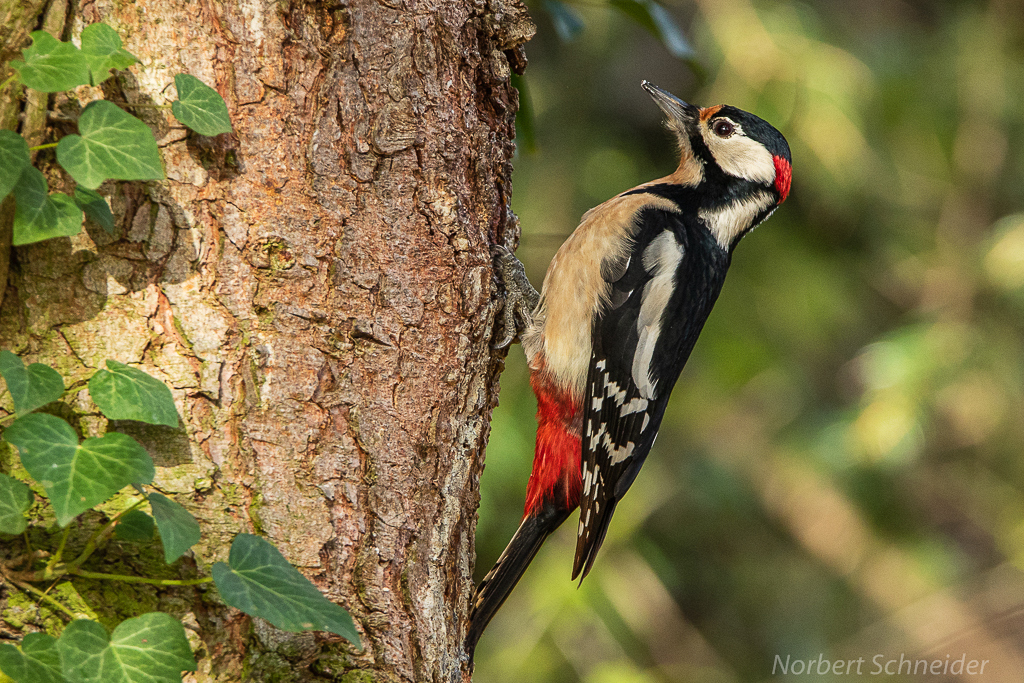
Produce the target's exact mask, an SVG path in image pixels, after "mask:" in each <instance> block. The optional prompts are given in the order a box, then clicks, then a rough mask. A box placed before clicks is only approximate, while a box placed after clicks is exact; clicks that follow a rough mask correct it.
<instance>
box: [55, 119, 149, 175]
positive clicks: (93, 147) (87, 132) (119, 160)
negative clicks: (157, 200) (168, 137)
mask: <svg viewBox="0 0 1024 683" xmlns="http://www.w3.org/2000/svg"><path fill="white" fill-rule="evenodd" d="M78 132H79V133H81V135H65V136H64V137H62V138H61V139H60V142H59V143H57V161H59V162H60V165H61V166H63V167H64V169H65V170H66V171H67V172H68V173H70V174H71V177H72V178H74V179H75V180H76V181H78V183H79V184H80V185H82V186H83V187H86V188H88V189H90V190H95V189H96V188H97V187H99V186H100V184H101V183H102V182H103V181H104V180H107V179H108V178H114V179H116V180H160V179H162V178H163V177H164V168H163V165H162V164H161V162H160V150H159V149H158V148H157V146H156V140H155V139H154V138H153V131H151V130H150V129H149V126H147V125H146V124H144V123H143V122H142V121H140V120H139V119H137V118H135V117H134V116H132V115H131V114H129V113H127V112H126V111H124V110H122V109H121V108H120V107H118V106H117V105H116V104H114V103H113V102H108V101H106V100H96V101H95V102H90V103H89V105H88V106H86V108H85V109H83V110H82V115H81V116H80V117H79V119H78Z"/></svg>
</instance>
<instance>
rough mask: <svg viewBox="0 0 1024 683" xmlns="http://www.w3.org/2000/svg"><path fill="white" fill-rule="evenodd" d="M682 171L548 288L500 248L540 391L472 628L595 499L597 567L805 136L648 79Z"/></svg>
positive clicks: (634, 203) (586, 567)
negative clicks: (531, 440)
mask: <svg viewBox="0 0 1024 683" xmlns="http://www.w3.org/2000/svg"><path fill="white" fill-rule="evenodd" d="M642 86H643V88H644V89H645V90H646V91H647V92H648V93H649V94H650V95H651V97H653V98H654V101H655V102H656V103H657V104H658V106H659V107H660V108H661V110H662V112H664V114H665V116H666V123H667V126H668V128H669V129H670V130H671V131H672V132H673V133H675V137H676V142H677V143H678V145H679V153H680V160H679V167H678V168H677V169H676V170H675V172H674V173H672V174H671V175H669V176H667V177H665V178H661V179H660V180H654V181H651V182H649V183H645V184H643V185H640V186H639V187H636V188H634V189H632V190H628V191H626V192H623V193H622V194H620V195H618V196H616V197H614V198H612V199H610V200H608V201H607V202H605V203H604V204H601V205H600V206H598V207H596V208H594V209H591V210H590V211H588V212H587V213H586V214H584V216H583V220H582V222H581V223H580V225H579V227H578V228H576V230H575V232H573V234H572V235H571V236H570V237H569V239H567V240H566V241H565V243H564V244H563V245H562V247H561V248H560V249H559V250H558V253H557V254H556V255H555V257H554V259H552V261H551V265H550V266H549V267H548V271H547V275H546V276H545V277H544V286H543V293H542V294H538V293H537V292H536V290H534V289H533V287H531V286H530V283H529V280H527V278H526V274H525V272H524V271H523V268H522V264H520V263H519V261H518V260H517V259H516V258H515V257H514V256H512V254H511V252H509V251H508V250H501V249H499V250H498V270H499V274H500V275H501V277H502V278H503V280H504V283H505V288H506V291H507V295H506V299H505V308H504V321H505V330H506V337H505V339H503V340H502V341H501V342H499V343H498V344H497V346H498V347H499V348H500V347H504V346H507V345H508V344H510V343H511V342H512V341H513V339H514V338H515V336H516V334H517V333H519V329H517V325H516V320H517V318H519V319H521V320H522V322H523V323H525V329H524V330H523V331H522V332H521V334H520V337H521V340H522V344H523V349H524V351H525V352H526V356H527V359H528V361H529V366H530V372H531V375H530V383H531V384H532V386H533V390H534V393H535V394H536V395H537V447H536V453H535V456H534V461H533V473H532V474H531V475H530V481H529V485H528V486H527V491H526V513H525V515H524V517H523V521H522V523H521V524H520V526H519V529H518V531H516V533H515V536H513V537H512V541H511V542H510V543H509V545H508V547H507V548H506V549H505V552H504V553H502V555H501V557H500V558H499V559H498V561H497V563H496V564H495V565H494V567H493V568H492V569H491V571H490V572H488V574H487V576H485V577H484V580H483V582H482V583H481V584H480V586H479V588H478V589H477V594H476V598H475V601H474V605H473V609H472V612H471V614H470V623H469V629H468V634H467V637H466V652H467V654H468V655H469V656H470V657H472V655H473V651H474V649H475V647H476V643H477V641H478V640H479V638H480V635H481V634H482V632H483V630H484V628H485V627H486V626H487V623H488V622H489V621H490V620H491V617H493V616H494V613H495V612H496V611H497V610H498V608H499V607H500V606H501V604H502V603H503V602H504V601H505V598H507V597H508V595H509V593H510V592H511V591H512V588H513V587H514V586H515V585H516V583H517V582H518V581H519V578H520V577H521V576H522V575H523V572H524V571H526V567H527V566H528V565H529V564H530V562H531V560H533V557H534V555H536V553H537V551H538V550H539V548H540V546H541V544H542V543H543V542H544V540H545V539H546V538H547V537H548V535H549V534H550V533H551V532H552V531H554V530H555V529H556V528H557V527H558V526H559V525H560V524H561V523H562V522H563V521H565V519H566V518H567V517H568V516H569V514H570V513H571V512H572V511H573V510H574V509H575V508H576V507H577V506H579V507H580V523H579V532H578V536H577V542H576V558H575V561H574V563H573V571H572V578H573V579H575V578H576V577H577V576H579V577H580V580H581V581H582V577H585V576H586V575H587V573H588V572H589V571H590V569H591V567H592V566H593V564H594V558H595V557H596V555H597V551H598V549H599V548H600V547H601V543H602V541H603V540H604V536H605V532H606V531H607V530H608V523H609V522H610V521H611V518H612V513H613V512H614V511H615V505H616V503H617V502H618V501H619V500H620V499H621V498H622V496H623V495H624V494H625V493H626V490H627V489H629V487H630V485H631V484H632V483H633V480H634V479H635V478H636V475H637V473H638V472H639V471H640V466H641V465H643V462H644V459H645V458H646V457H647V453H648V452H649V451H650V450H651V446H652V445H653V444H654V439H655V437H656V436H657V435H658V428H659V426H660V425H661V419H662V416H663V415H664V414H665V406H666V404H667V403H668V397H669V394H670V393H671V391H672V387H673V385H674V384H675V382H676V379H677V378H678V377H679V373H680V372H681V371H682V369H683V366H684V365H685V364H686V360H687V358H689V356H690V351H691V350H692V349H693V345H694V343H695V342H696V341H697V336H698V335H699V334H700V331H701V329H702V328H703V326H704V321H705V320H707V317H708V314H709V313H710V312H711V307H712V306H714V304H715V300H716V299H717V298H718V293H719V292H720V291H721V289H722V283H723V282H724V281H725V273H726V271H727V270H728V269H729V263H730V260H731V258H732V252H733V249H735V248H736V244H737V243H738V242H739V240H740V238H741V237H743V235H745V234H747V233H748V232H750V231H751V230H752V229H753V228H754V227H755V226H757V225H758V224H759V223H761V222H762V221H764V220H765V219H766V218H768V216H769V215H771V213H772V212H773V211H774V210H775V208H776V207H777V206H778V205H779V204H781V203H782V202H783V201H784V200H785V199H786V197H787V195H789V186H790V179H791V173H792V169H791V166H790V162H791V157H790V152H789V145H788V144H787V142H786V139H785V138H784V137H783V136H782V134H781V133H779V131H777V130H776V129H775V128H773V127H772V126H771V125H770V124H768V123H767V122H765V121H764V120H762V119H760V118H758V117H757V116H754V115H753V114H749V113H747V112H745V111H741V110H739V109H737V108H736V107H730V106H727V105H719V106H715V107H707V108H699V107H696V106H694V105H692V104H687V103H686V102H683V101H682V100H680V99H678V98H677V97H675V96H674V95H672V94H670V93H668V92H666V91H664V90H662V89H661V88H658V87H656V86H654V85H652V84H650V83H648V82H646V81H644V82H643V84H642Z"/></svg>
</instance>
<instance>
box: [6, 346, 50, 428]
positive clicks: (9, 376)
mask: <svg viewBox="0 0 1024 683" xmlns="http://www.w3.org/2000/svg"><path fill="white" fill-rule="evenodd" d="M0 375H3V377H4V381H5V382H7V391H9V392H11V398H13V399H14V410H15V411H16V412H17V413H18V414H19V415H24V414H26V413H31V412H32V411H33V410H35V409H36V408H41V407H42V406H45V405H46V404H47V403H52V402H54V401H56V400H57V399H59V398H60V397H61V396H62V395H63V394H64V378H63V377H61V376H60V373H59V372H57V371H56V370H54V369H53V368H51V367H49V366H47V365H43V364H42V363H32V365H29V366H28V367H27V368H26V367H25V363H23V362H22V360H21V359H20V358H18V357H17V356H16V355H14V354H13V353H11V352H10V351H8V350H6V349H4V350H3V351H0Z"/></svg>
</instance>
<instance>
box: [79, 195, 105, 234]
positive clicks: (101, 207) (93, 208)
mask: <svg viewBox="0 0 1024 683" xmlns="http://www.w3.org/2000/svg"><path fill="white" fill-rule="evenodd" d="M75 204H77V205H78V208H80V209H81V210H82V211H84V212H85V215H86V216H88V217H89V219H90V220H92V222H94V223H96V224H97V225H99V226H100V227H101V228H103V230H104V231H105V232H106V233H107V234H108V235H113V234H114V214H113V212H111V210H110V205H109V204H107V200H106V199H104V198H103V197H102V196H101V195H100V193H99V192H97V191H96V190H90V189H88V188H85V187H82V186H81V185H76V186H75Z"/></svg>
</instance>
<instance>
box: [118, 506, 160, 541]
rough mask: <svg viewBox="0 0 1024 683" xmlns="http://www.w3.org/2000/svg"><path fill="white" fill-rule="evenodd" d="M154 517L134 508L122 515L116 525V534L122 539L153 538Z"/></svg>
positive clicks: (140, 539)
mask: <svg viewBox="0 0 1024 683" xmlns="http://www.w3.org/2000/svg"><path fill="white" fill-rule="evenodd" d="M153 529H154V527H153V518H152V517H150V516H149V515H147V514H146V513H145V512H143V511H142V510H132V511H130V512H126V513H125V514H123V515H121V519H119V520H118V521H117V526H116V527H114V536H116V537H117V538H118V540H121V541H151V540H153Z"/></svg>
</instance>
